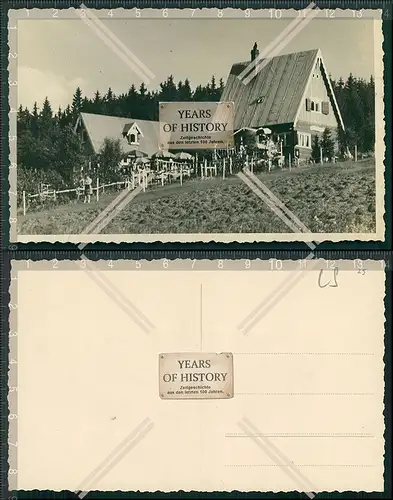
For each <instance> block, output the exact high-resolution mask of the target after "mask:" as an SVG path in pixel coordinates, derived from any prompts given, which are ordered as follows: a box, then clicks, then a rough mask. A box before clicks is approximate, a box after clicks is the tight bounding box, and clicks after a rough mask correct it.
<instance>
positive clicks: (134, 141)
mask: <svg viewBox="0 0 393 500" xmlns="http://www.w3.org/2000/svg"><path fill="white" fill-rule="evenodd" d="M128 143H129V144H138V138H137V134H129V135H128Z"/></svg>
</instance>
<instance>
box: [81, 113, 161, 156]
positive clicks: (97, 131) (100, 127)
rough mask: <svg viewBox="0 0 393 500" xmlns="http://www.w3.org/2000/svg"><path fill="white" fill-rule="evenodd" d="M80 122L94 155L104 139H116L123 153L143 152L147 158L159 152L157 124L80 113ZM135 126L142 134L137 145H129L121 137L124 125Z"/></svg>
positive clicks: (147, 121) (98, 150)
mask: <svg viewBox="0 0 393 500" xmlns="http://www.w3.org/2000/svg"><path fill="white" fill-rule="evenodd" d="M80 119H81V120H82V122H83V124H84V126H85V129H86V132H87V135H88V137H89V140H90V143H91V145H92V148H93V150H94V152H95V153H99V152H100V149H101V146H102V145H103V143H104V139H105V138H107V137H108V138H109V139H118V140H119V141H120V144H121V147H122V149H123V151H124V152H125V153H129V152H130V151H133V150H135V149H138V150H141V151H144V152H145V153H147V154H148V155H149V156H151V155H152V154H154V153H156V152H157V151H158V150H159V145H160V142H159V132H160V129H159V123H158V122H154V121H149V120H134V119H132V118H119V117H117V116H106V115H96V114H92V113H81V114H80ZM133 124H136V125H137V126H138V127H139V129H140V130H141V132H142V134H143V136H142V134H141V136H140V138H139V145H133V146H132V145H130V144H129V143H128V141H127V138H126V137H123V131H124V127H125V126H126V125H130V126H131V125H133Z"/></svg>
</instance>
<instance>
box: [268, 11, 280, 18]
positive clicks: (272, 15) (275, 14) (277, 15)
mask: <svg viewBox="0 0 393 500" xmlns="http://www.w3.org/2000/svg"><path fill="white" fill-rule="evenodd" d="M269 13H270V19H281V17H282V12H281V9H269Z"/></svg>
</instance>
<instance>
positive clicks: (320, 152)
mask: <svg viewBox="0 0 393 500" xmlns="http://www.w3.org/2000/svg"><path fill="white" fill-rule="evenodd" d="M319 158H320V161H321V165H323V152H322V146H320V147H319Z"/></svg>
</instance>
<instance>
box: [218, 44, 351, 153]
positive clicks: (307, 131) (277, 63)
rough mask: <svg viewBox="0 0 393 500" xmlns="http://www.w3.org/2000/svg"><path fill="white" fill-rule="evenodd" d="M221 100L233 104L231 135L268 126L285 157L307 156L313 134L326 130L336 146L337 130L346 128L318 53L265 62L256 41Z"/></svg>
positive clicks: (237, 66)
mask: <svg viewBox="0 0 393 500" xmlns="http://www.w3.org/2000/svg"><path fill="white" fill-rule="evenodd" d="M259 65H262V66H261V69H260V70H259V68H258V66H259ZM221 100H222V101H232V102H234V109H235V117H234V129H235V133H236V132H237V131H240V130H241V129H243V128H245V129H253V130H256V131H257V130H258V129H260V128H262V127H266V128H269V129H270V130H271V131H272V138H273V140H274V141H275V142H276V141H277V140H281V141H282V145H283V154H284V155H285V157H286V158H288V157H289V155H291V158H294V157H295V156H297V157H298V158H299V159H308V158H310V156H311V151H312V144H313V136H314V135H318V136H319V137H321V136H322V134H323V131H324V129H325V128H326V127H328V128H329V129H330V130H331V132H332V138H333V139H334V140H335V143H336V148H337V146H338V144H337V135H338V130H339V129H340V128H341V129H342V130H344V124H343V121H342V117H341V114H340V110H339V109H338V105H337V101H336V98H335V96H334V92H333V88H332V86H331V84H330V80H329V76H328V72H327V70H326V66H325V63H324V61H323V58H322V54H321V51H320V50H319V49H314V50H307V51H304V52H295V53H292V54H285V55H279V56H276V57H272V58H268V59H266V60H264V59H262V58H259V51H258V48H257V44H256V43H255V44H254V47H253V49H252V50H251V58H250V60H249V61H245V62H240V63H236V64H234V65H233V66H232V68H231V71H230V73H229V77H228V80H227V83H226V86H225V89H224V91H223V94H222V97H221ZM257 133H258V132H257Z"/></svg>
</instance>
